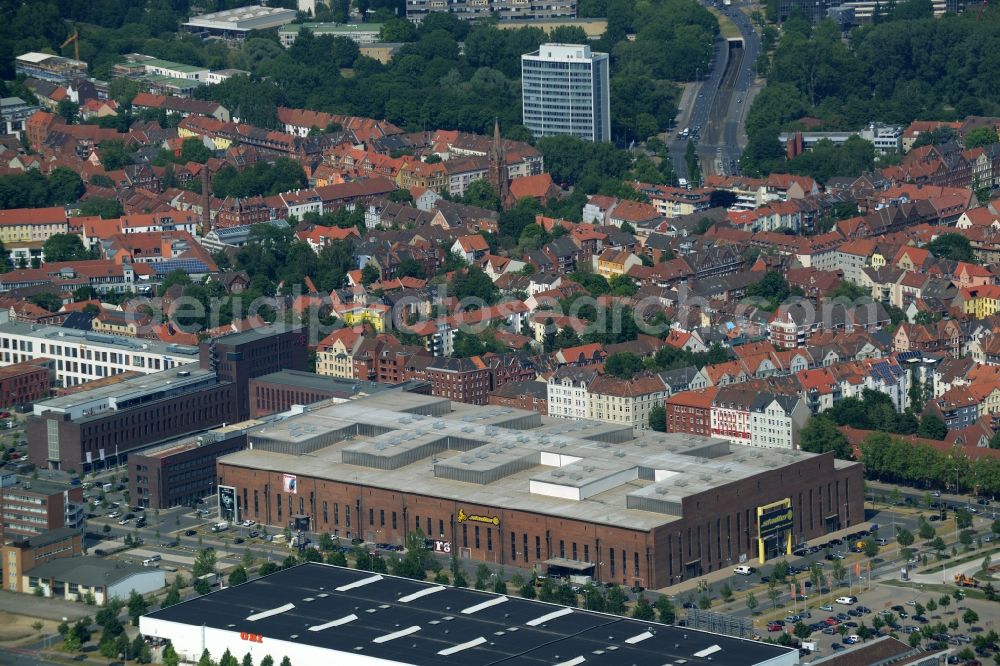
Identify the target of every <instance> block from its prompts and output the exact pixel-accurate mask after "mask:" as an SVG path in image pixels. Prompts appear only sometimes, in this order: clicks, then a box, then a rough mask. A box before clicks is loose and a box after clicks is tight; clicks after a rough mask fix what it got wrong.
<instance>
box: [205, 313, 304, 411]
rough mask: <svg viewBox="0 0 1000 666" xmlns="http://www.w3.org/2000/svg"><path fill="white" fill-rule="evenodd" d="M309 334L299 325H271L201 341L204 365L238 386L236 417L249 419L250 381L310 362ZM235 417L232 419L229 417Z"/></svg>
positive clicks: (302, 368) (221, 378) (301, 366)
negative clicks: (307, 335) (295, 326)
mask: <svg viewBox="0 0 1000 666" xmlns="http://www.w3.org/2000/svg"><path fill="white" fill-rule="evenodd" d="M306 341H307V338H306V333H305V331H304V330H302V329H300V328H283V327H269V328H262V329H251V330H248V331H243V332H242V333H233V334H232V335H226V336H223V337H221V338H213V339H211V340H209V341H208V342H203V343H202V344H201V350H200V352H201V359H200V362H201V367H202V368H205V369H209V370H212V371H213V372H215V373H217V374H218V377H219V381H224V382H232V383H233V385H234V386H235V387H236V405H237V412H236V415H235V416H236V419H235V420H239V421H244V420H246V419H248V418H250V380H251V379H253V378H254V377H262V376H264V375H268V374H271V373H272V372H278V371H279V370H303V371H305V370H306V369H307V367H308V365H309V357H308V348H307V346H306ZM229 420H233V419H229Z"/></svg>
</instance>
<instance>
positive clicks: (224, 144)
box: [177, 127, 233, 150]
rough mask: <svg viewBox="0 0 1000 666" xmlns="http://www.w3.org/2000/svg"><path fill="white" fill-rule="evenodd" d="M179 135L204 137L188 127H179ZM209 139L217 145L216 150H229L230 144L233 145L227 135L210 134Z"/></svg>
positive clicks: (185, 137)
mask: <svg viewBox="0 0 1000 666" xmlns="http://www.w3.org/2000/svg"><path fill="white" fill-rule="evenodd" d="M177 136H179V137H180V138H182V139H187V138H189V137H192V136H193V137H197V138H199V139H200V138H202V135H201V134H198V133H197V132H194V131H192V130H190V129H186V128H184V127H178V128H177ZM208 139H209V140H210V141H211V142H212V145H214V146H215V149H216V150H228V149H229V146H231V145H233V141H232V139H227V138H226V137H223V136H210V137H208Z"/></svg>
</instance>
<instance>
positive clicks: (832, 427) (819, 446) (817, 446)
mask: <svg viewBox="0 0 1000 666" xmlns="http://www.w3.org/2000/svg"><path fill="white" fill-rule="evenodd" d="M799 448H801V449H802V450H803V451H808V452H809V453H826V452H827V451H833V455H834V456H835V457H837V458H841V459H844V460H851V459H852V458H853V457H854V451H853V449H852V447H851V443H850V442H849V441H847V438H846V437H845V436H844V433H842V432H840V430H839V429H838V428H837V424H836V423H835V422H834V421H833V419H832V418H830V417H829V416H827V415H826V414H825V413H823V414H817V415H816V416H813V417H811V418H810V419H809V421H808V422H806V425H805V427H804V428H802V430H801V431H799Z"/></svg>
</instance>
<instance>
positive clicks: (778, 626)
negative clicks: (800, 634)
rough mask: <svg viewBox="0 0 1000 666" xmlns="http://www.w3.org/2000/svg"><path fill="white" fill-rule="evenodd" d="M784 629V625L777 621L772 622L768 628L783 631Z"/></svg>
mask: <svg viewBox="0 0 1000 666" xmlns="http://www.w3.org/2000/svg"><path fill="white" fill-rule="evenodd" d="M783 629H784V627H782V626H781V625H780V624H778V623H777V622H772V623H771V624H769V625H767V630H768V631H782V630H783Z"/></svg>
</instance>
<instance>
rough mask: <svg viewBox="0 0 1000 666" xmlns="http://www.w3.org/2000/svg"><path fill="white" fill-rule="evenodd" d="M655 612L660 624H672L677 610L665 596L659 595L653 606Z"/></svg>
mask: <svg viewBox="0 0 1000 666" xmlns="http://www.w3.org/2000/svg"><path fill="white" fill-rule="evenodd" d="M653 607H654V608H655V609H656V612H657V613H658V614H659V621H660V622H661V623H662V624H673V623H674V621H675V620H676V619H677V610H676V609H675V608H674V605H673V603H671V601H670V599H669V598H667V597H666V596H665V595H662V594H661V595H660V596H659V598H657V600H656V602H655V603H654V604H653Z"/></svg>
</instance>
